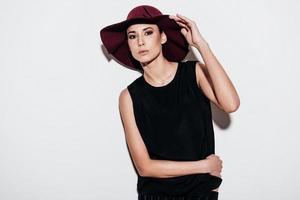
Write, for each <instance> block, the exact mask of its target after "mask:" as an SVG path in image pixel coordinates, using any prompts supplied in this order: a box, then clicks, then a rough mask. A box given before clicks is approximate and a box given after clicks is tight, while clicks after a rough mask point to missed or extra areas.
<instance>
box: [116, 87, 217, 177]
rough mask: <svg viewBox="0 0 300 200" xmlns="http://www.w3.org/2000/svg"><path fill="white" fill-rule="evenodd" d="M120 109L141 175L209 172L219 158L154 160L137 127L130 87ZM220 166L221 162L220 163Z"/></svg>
mask: <svg viewBox="0 0 300 200" xmlns="http://www.w3.org/2000/svg"><path fill="white" fill-rule="evenodd" d="M119 110H120V114H121V120H122V123H123V128H124V132H125V137H126V142H127V145H128V147H129V151H130V154H131V157H132V159H133V162H134V165H135V167H136V169H137V171H138V173H139V175H140V176H150V177H174V176H181V175H188V174H195V173H209V172H210V171H212V167H213V166H216V165H213V164H215V163H217V162H218V163H219V162H220V160H218V158H216V157H215V158H214V159H211V160H208V159H203V160H199V161H170V160H153V159H151V158H150V157H149V154H148V151H147V148H146V146H145V144H144V141H143V139H142V137H141V135H140V132H139V130H138V128H137V125H136V122H135V118H134V113H133V105H132V100H131V97H130V94H129V92H128V89H127V88H126V89H124V90H123V91H122V92H121V94H120V97H119ZM218 166H220V164H219V165H218Z"/></svg>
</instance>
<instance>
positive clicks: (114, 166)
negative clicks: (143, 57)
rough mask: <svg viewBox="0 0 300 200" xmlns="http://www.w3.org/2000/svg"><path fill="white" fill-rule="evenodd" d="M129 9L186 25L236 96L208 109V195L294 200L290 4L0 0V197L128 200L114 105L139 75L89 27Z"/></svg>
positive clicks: (295, 36)
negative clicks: (212, 156) (217, 162)
mask: <svg viewBox="0 0 300 200" xmlns="http://www.w3.org/2000/svg"><path fill="white" fill-rule="evenodd" d="M140 4H151V5H153V6H156V7H158V8H159V9H160V10H161V11H162V12H163V13H166V14H175V13H177V12H178V13H181V14H183V15H185V16H187V17H189V18H191V19H193V20H194V21H196V23H197V25H198V28H199V30H200V32H201V33H202V35H203V36H204V38H205V39H206V41H207V42H208V43H209V45H210V47H211V49H212V50H213V52H214V53H215V55H216V56H217V58H218V59H219V61H220V62H221V63H222V65H223V67H224V69H225V70H226V72H227V73H228V75H229V76H230V78H231V80H232V82H233V83H234V85H235V87H236V89H237V91H238V93H239V96H240V100H241V105H240V108H239V109H238V110H237V111H236V112H234V113H231V114H229V115H227V114H225V113H222V112H220V111H219V110H217V109H216V108H215V107H213V108H214V109H213V115H214V128H215V135H216V136H215V137H216V154H217V155H219V156H220V157H221V159H222V160H223V162H224V163H223V164H224V168H223V173H222V178H223V183H222V185H221V187H220V190H219V192H220V194H219V199H220V200H233V199H239V200H252V199H259V200H282V199H299V198H300V179H299V178H300V175H299V173H298V169H300V162H299V159H298V157H299V156H298V155H297V154H298V152H299V150H300V149H299V146H300V143H299V139H300V137H299V136H298V134H299V128H298V125H299V117H298V115H299V113H298V112H299V101H300V99H299V89H298V87H297V86H298V85H299V84H300V80H299V78H298V76H299V72H300V70H299V68H300V61H299V59H297V55H298V57H299V45H300V40H299V35H300V29H299V18H300V16H299V10H300V3H299V1H296V0H289V1H279V0H277V1H271V0H264V1H261V0H260V1H259V0H252V1H245V0H244V1H237V0H236V1H215V0H210V1H199V0H197V1H178V0H177V1H176V0H174V1H129V2H128V1H109V2H104V1H83V0H81V1H80V0H60V1H58V0H55V1H54V0H52V1H37V0H36V1H34V0H28V1H20V0H19V1H17V0H12V1H1V2H0V22H1V26H0V54H1V55H0V56H1V59H0V199H1V200H54V199H55V200H96V199H107V200H118V199H137V193H136V181H137V175H136V173H135V171H134V168H133V164H132V162H131V159H130V157H129V152H128V149H127V147H126V144H125V135H124V132H123V127H122V124H121V120H120V116H119V110H118V97H119V94H120V92H121V90H122V89H123V88H125V87H126V86H127V85H128V84H130V83H131V82H132V81H133V80H134V79H135V78H137V77H138V76H140V74H139V73H138V72H136V71H133V70H129V69H127V68H125V67H123V66H121V65H119V64H118V63H116V62H115V61H114V60H111V59H110V57H109V56H107V55H105V51H103V48H102V46H101V41H100V37H99V31H100V29H101V28H102V27H104V26H106V25H109V24H112V23H116V22H119V21H121V20H124V19H125V18H126V16H127V13H128V12H129V11H130V10H131V9H132V8H133V7H134V6H137V5H140ZM194 50H195V49H194ZM195 56H197V57H198V59H201V57H199V56H200V54H199V53H197V52H196V51H195Z"/></svg>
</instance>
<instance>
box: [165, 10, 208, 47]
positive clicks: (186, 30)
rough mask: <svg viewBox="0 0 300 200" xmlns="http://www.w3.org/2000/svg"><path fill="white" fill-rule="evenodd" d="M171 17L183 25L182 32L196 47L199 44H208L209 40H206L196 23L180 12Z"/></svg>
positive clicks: (170, 16)
mask: <svg viewBox="0 0 300 200" xmlns="http://www.w3.org/2000/svg"><path fill="white" fill-rule="evenodd" d="M169 18H170V19H174V20H175V21H176V22H177V24H178V25H179V26H181V27H182V29H181V33H182V34H183V35H184V37H185V38H186V40H187V42H188V43H189V44H190V45H191V46H194V47H197V45H198V46H199V45H203V44H207V42H206V41H205V40H204V38H203V37H202V35H201V34H200V32H199V30H198V27H197V25H196V23H195V22H194V21H193V20H191V19H189V18H187V17H185V16H183V15H180V14H178V13H177V14H176V16H175V15H169Z"/></svg>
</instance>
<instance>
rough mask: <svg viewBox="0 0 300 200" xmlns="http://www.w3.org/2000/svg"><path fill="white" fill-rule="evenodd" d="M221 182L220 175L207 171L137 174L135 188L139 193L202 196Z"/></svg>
mask: <svg viewBox="0 0 300 200" xmlns="http://www.w3.org/2000/svg"><path fill="white" fill-rule="evenodd" d="M221 183H222V179H221V178H220V177H217V176H212V175H210V174H208V173H205V174H189V175H183V176H176V177H169V178H156V177H141V176H139V177H138V183H137V189H138V193H139V195H149V194H152V195H165V196H174V195H175V196H202V195H204V194H207V193H209V192H211V191H212V190H213V189H215V188H218V187H219V186H220V185H221Z"/></svg>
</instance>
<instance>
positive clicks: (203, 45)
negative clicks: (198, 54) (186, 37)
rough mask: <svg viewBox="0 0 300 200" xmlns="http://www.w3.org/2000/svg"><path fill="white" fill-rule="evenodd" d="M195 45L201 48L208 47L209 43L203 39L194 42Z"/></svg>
mask: <svg viewBox="0 0 300 200" xmlns="http://www.w3.org/2000/svg"><path fill="white" fill-rule="evenodd" d="M195 47H196V48H197V49H198V50H200V49H203V48H209V44H208V43H207V42H205V41H203V42H198V43H196V44H195Z"/></svg>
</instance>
